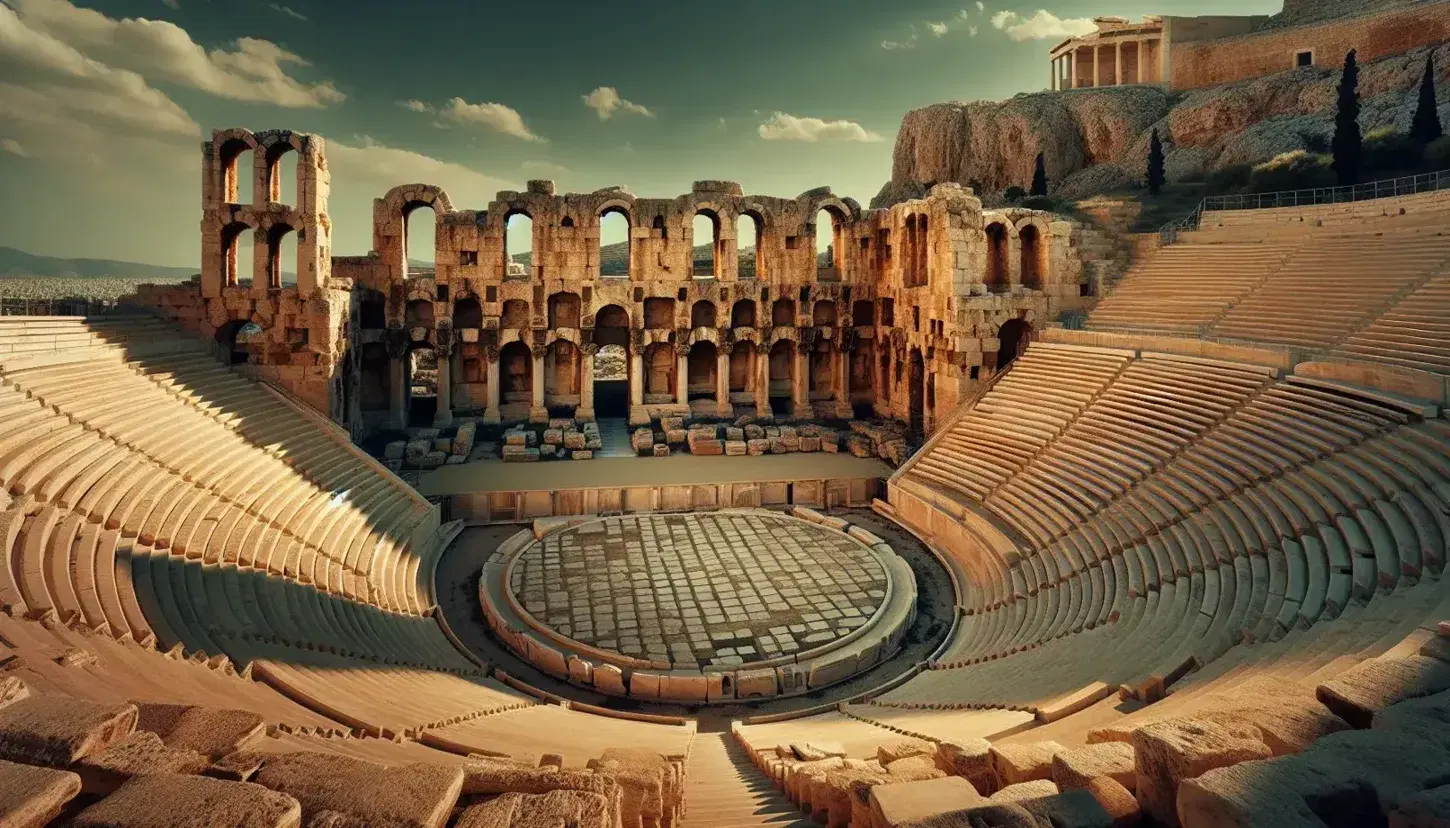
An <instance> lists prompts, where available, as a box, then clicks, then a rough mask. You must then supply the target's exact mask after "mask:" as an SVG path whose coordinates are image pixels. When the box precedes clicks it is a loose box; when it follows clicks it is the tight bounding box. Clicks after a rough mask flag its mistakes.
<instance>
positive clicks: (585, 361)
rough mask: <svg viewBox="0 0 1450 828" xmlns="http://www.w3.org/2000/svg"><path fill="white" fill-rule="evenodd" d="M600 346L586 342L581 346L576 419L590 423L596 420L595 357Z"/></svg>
mask: <svg viewBox="0 0 1450 828" xmlns="http://www.w3.org/2000/svg"><path fill="white" fill-rule="evenodd" d="M597 353H599V346H598V345H595V344H594V343H593V342H586V343H584V344H583V345H580V346H579V408H578V409H576V410H575V411H574V417H575V418H576V419H579V420H584V421H586V422H587V421H589V420H592V419H594V355H595V354H597Z"/></svg>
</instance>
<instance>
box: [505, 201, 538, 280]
mask: <svg viewBox="0 0 1450 828" xmlns="http://www.w3.org/2000/svg"><path fill="white" fill-rule="evenodd" d="M533 251H534V217H533V216H531V215H529V214H528V213H526V212H524V211H523V210H515V211H513V212H511V213H509V214H508V215H506V216H504V219H503V262H504V274H503V275H504V276H523V277H527V276H529V274H531V273H532V272H533V255H534V253H533Z"/></svg>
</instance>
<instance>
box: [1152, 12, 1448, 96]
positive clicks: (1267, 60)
mask: <svg viewBox="0 0 1450 828" xmlns="http://www.w3.org/2000/svg"><path fill="white" fill-rule="evenodd" d="M1446 40H1450V3H1445V2H1433V3H1422V4H1419V5H1416V6H1410V7H1406V8H1400V9H1391V10H1386V11H1379V12H1377V13H1374V14H1364V15H1360V16H1357V17H1351V18H1348V19H1340V20H1332V21H1328V22H1323V23H1318V24H1315V25H1305V26H1296V27H1286V28H1274V29H1270V30H1266V31H1263V32H1260V33H1257V34H1251V35H1245V36H1242V37H1236V38H1230V39H1224V40H1214V41H1207V42H1202V43H1180V42H1178V41H1176V40H1175V41H1173V43H1172V45H1171V46H1170V54H1169V61H1170V78H1171V83H1170V85H1171V86H1172V88H1173V89H1175V90H1184V89H1199V88H1203V87H1207V86H1218V85H1220V84H1225V83H1233V82H1235V81H1241V80H1247V79H1250V78H1258V77H1263V76H1265V75H1272V74H1275V73H1278V72H1283V71H1286V70H1288V69H1292V68H1294V66H1295V62H1294V61H1295V55H1296V54H1298V53H1299V52H1306V51H1312V52H1313V53H1314V65H1316V66H1327V67H1331V68H1333V67H1337V66H1339V65H1340V64H1341V63H1342V62H1343V61H1344V56H1345V55H1346V54H1348V53H1349V50H1350V49H1357V50H1358V52H1359V54H1358V58H1359V62H1360V63H1361V64H1364V63H1366V62H1368V61H1371V60H1378V59H1380V58H1384V57H1388V56H1391V55H1397V54H1401V53H1403V52H1408V51H1410V50H1411V49H1415V48H1418V47H1420V46H1428V45H1433V44H1436V43H1443V42H1445V41H1446Z"/></svg>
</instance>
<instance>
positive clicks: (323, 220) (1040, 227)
mask: <svg viewBox="0 0 1450 828" xmlns="http://www.w3.org/2000/svg"><path fill="white" fill-rule="evenodd" d="M248 151H250V152H252V153H253V161H252V170H253V187H252V204H250V205H246V204H239V203H237V198H238V185H237V181H238V170H239V168H244V167H243V166H242V165H241V157H242V156H243V155H244V154H245V153H247V152H248ZM287 151H296V152H297V153H298V154H299V158H300V161H299V164H298V179H299V180H298V193H299V200H300V201H301V204H300V205H286V204H280V203H277V202H276V200H275V199H276V198H277V194H278V192H279V186H278V160H279V159H280V158H281V156H282V154H284V153H285V152H287ZM203 160H204V187H203V221H202V253H203V268H202V275H201V283H200V286H199V287H200V290H197V287H196V286H180V287H171V288H159V287H155V286H148V287H146V288H143V289H142V290H141V291H140V295H139V299H140V301H141V302H143V303H146V304H150V305H154V306H157V307H159V308H160V309H161V311H162V313H163V314H165V315H166V316H168V317H170V318H173V319H177V320H179V321H181V322H183V323H184V324H186V325H187V326H189V327H190V328H192V329H194V330H196V331H198V332H199V333H201V334H202V335H206V336H212V337H215V338H216V339H217V341H218V343H219V345H220V346H222V347H226V348H228V349H230V350H232V351H233V352H234V353H236V354H237V355H238V356H237V359H238V361H242V360H244V361H245V362H246V363H247V365H248V370H250V371H252V372H253V373H255V374H256V375H258V376H260V377H262V378H265V379H270V380H273V381H275V382H278V383H279V384H281V385H283V386H284V387H286V388H288V389H290V390H292V391H294V392H296V393H297V394H298V395H299V396H301V397H302V398H303V399H305V400H306V401H307V402H308V403H309V404H311V405H313V406H314V407H316V408H317V409H318V410H319V411H324V412H326V413H327V414H328V415H329V416H331V417H332V418H333V419H334V420H336V421H338V422H339V423H343V424H346V425H348V426H349V427H350V428H351V430H352V431H353V433H354V434H355V435H357V436H362V435H364V434H366V433H368V432H369V431H371V430H377V429H397V428H403V427H406V426H407V425H409V423H408V417H409V411H410V396H409V395H410V393H411V386H412V385H413V377H412V376H411V374H412V371H413V368H412V365H413V360H412V356H413V354H414V352H415V351H419V350H431V351H432V352H433V354H434V355H435V356H436V357H437V360H436V362H437V371H438V401H437V417H436V421H435V423H434V424H436V425H440V426H442V425H447V424H448V423H450V422H451V421H452V418H453V412H454V411H470V412H478V413H481V414H482V419H483V420H484V421H485V422H521V421H532V422H544V421H546V420H547V419H548V418H549V417H550V415H551V413H552V415H553V416H556V417H557V416H573V417H575V418H576V419H579V420H583V421H589V420H592V419H594V418H596V417H597V416H621V417H623V416H627V417H628V418H629V420H630V421H631V422H633V423H636V424H643V423H646V422H649V421H651V420H656V419H658V418H660V417H684V416H708V417H734V416H740V415H744V414H752V415H755V416H759V417H768V416H770V415H772V413H773V414H777V415H782V416H791V417H799V418H834V417H841V418H847V417H852V416H854V415H860V416H868V415H876V416H885V417H894V418H897V419H900V420H902V421H906V422H910V423H912V424H913V425H914V426H916V427H917V428H920V429H925V430H930V428H931V427H932V426H933V425H934V424H935V423H936V422H938V421H939V420H940V419H941V417H943V416H944V415H945V414H946V413H947V412H949V411H951V410H952V408H953V407H954V406H955V405H956V404H957V401H958V400H960V399H962V398H964V397H965V396H966V395H967V394H968V393H969V392H970V390H971V389H972V387H974V385H975V384H976V383H977V382H980V381H983V380H986V379H988V378H989V377H990V376H991V375H992V374H993V373H994V372H996V371H997V370H1000V369H1001V368H1002V367H1005V365H1006V364H1007V363H1008V362H1010V361H1011V359H1012V358H1014V357H1015V356H1016V354H1017V352H1018V350H1019V349H1020V348H1021V347H1022V346H1023V345H1024V344H1025V343H1026V342H1027V341H1028V340H1029V339H1031V338H1032V336H1033V332H1034V331H1035V330H1037V329H1040V328H1041V327H1043V326H1044V325H1045V324H1046V323H1047V322H1049V321H1051V320H1052V319H1054V318H1055V316H1056V314H1057V313H1059V312H1060V311H1062V310H1065V309H1067V310H1071V309H1076V308H1079V307H1081V306H1082V305H1083V304H1084V303H1085V302H1087V301H1090V300H1085V299H1083V298H1082V297H1084V296H1087V295H1090V294H1091V293H1092V289H1091V283H1092V281H1093V279H1092V274H1093V272H1094V260H1095V259H1099V258H1103V257H1105V256H1108V255H1110V253H1109V252H1105V251H1109V250H1110V247H1111V246H1110V245H1103V244H1100V243H1098V242H1099V241H1100V240H1101V234H1099V233H1098V232H1097V231H1095V230H1093V229H1091V228H1087V227H1083V226H1081V225H1079V224H1077V223H1074V222H1071V221H1068V220H1066V219H1063V218H1061V217H1058V216H1054V215H1052V214H1050V213H1043V212H1035V211H1031V210H1008V211H994V212H984V211H983V209H982V205H981V202H980V201H979V200H978V199H977V198H976V197H975V196H974V195H973V194H972V192H971V190H969V189H965V188H962V187H960V186H958V185H956V184H943V185H940V186H937V187H935V188H933V189H932V190H931V192H930V193H928V194H927V195H926V197H924V198H922V199H919V200H915V201H909V202H906V203H903V204H899V205H896V206H894V207H892V208H890V209H889V210H873V211H866V210H863V209H862V208H861V207H860V205H859V204H857V203H856V202H855V201H853V200H851V199H849V198H840V197H838V196H836V195H834V194H833V193H832V192H831V191H830V189H829V188H820V189H816V190H811V191H809V192H806V193H802V194H801V195H800V196H797V197H796V198H793V199H787V198H774V197H767V196H753V195H745V194H744V193H742V191H741V188H740V186H739V185H738V184H735V183H732V182H727V181H698V182H696V183H695V185H694V187H693V188H692V190H691V192H690V193H687V194H685V195H681V196H678V197H676V198H671V199H647V198H638V197H636V196H634V195H632V194H631V193H629V192H628V191H626V190H624V189H623V188H619V187H611V188H606V189H603V190H598V191H596V192H593V193H584V194H580V193H568V194H563V195H559V194H556V193H555V191H554V185H553V183H552V182H549V181H532V182H529V184H528V187H527V189H526V190H524V191H523V192H513V191H507V192H501V193H499V194H498V196H497V198H496V200H495V201H493V202H492V203H490V204H489V205H488V207H487V209H485V210H465V209H457V208H455V206H454V205H453V203H452V202H451V200H450V199H449V197H448V195H447V193H446V192H445V191H444V190H443V189H442V188H441V187H438V186H434V185H427V184H407V185H403V186H399V187H395V188H394V189H392V190H391V191H389V192H388V193H387V194H386V195H384V196H383V197H382V198H380V199H376V200H375V201H374V204H373V245H372V247H373V249H372V251H371V252H369V254H368V255H367V256H350V257H330V256H329V244H330V242H329V239H330V237H331V224H330V221H329V219H328V214H327V194H328V188H329V176H328V172H327V161H326V155H325V152H324V146H323V141H322V139H321V138H318V137H316V136H311V135H303V134H299V133H293V132H287V131H281V130H273V131H266V132H259V133H252V132H248V131H246V130H242V129H228V130H222V131H217V132H215V133H214V134H213V137H212V140H211V141H210V142H208V143H206V144H204V145H203ZM420 209H428V210H432V211H434V213H435V216H436V223H435V227H436V236H435V240H434V241H435V253H436V255H435V260H436V265H435V268H434V269H433V270H432V271H427V272H421V273H419V272H413V273H410V272H409V270H408V263H407V257H406V255H405V251H406V250H407V249H408V227H409V217H410V216H411V215H412V214H413V213H414V212H415V211H417V210H420ZM611 213H617V214H620V215H622V216H624V218H625V219H626V220H627V221H628V223H629V255H628V273H627V274H621V275H618V276H614V275H601V273H600V221H601V219H602V218H603V217H604V216H606V215H609V214H611ZM519 214H522V215H526V216H528V217H529V218H530V219H531V220H532V224H533V240H532V255H531V257H530V258H531V262H530V264H529V266H528V267H524V266H523V265H521V264H519V263H517V262H515V261H514V259H513V257H512V256H511V255H510V254H509V252H508V251H507V249H506V229H507V226H508V225H507V223H508V219H509V218H510V217H511V216H514V215H519ZM696 216H706V217H708V218H709V219H710V220H711V222H712V223H713V225H714V233H713V236H714V240H713V243H714V256H713V257H712V260H713V271H712V272H708V273H697V272H695V269H696V263H695V262H694V252H693V251H694V248H695V247H696V246H697V245H701V244H709V243H710V242H709V240H706V239H697V238H695V234H694V229H693V228H694V220H695V217H696ZM741 216H749V217H751V218H752V219H753V220H754V221H755V226H756V228H757V230H756V237H755V238H753V239H740V240H737V239H736V238H735V236H736V227H737V220H738V219H739V217H741ZM825 220H829V221H830V222H831V225H832V227H831V233H832V246H831V249H832V251H833V260H832V261H831V262H829V263H828V264H827V263H821V262H819V261H818V259H817V255H816V241H815V240H816V222H817V221H825ZM248 229H250V230H252V231H253V244H254V247H255V250H256V256H255V261H256V265H255V268H254V272H253V274H252V281H251V285H250V286H246V285H243V284H240V283H239V279H238V274H237V273H236V246H237V244H238V243H239V240H240V239H241V237H242V236H243V234H244V232H245V231H246V230H248ZM294 231H295V232H296V233H297V234H298V246H297V248H298V259H299V261H298V262H297V274H298V277H297V284H296V286H295V287H293V286H288V287H285V288H284V287H282V284H281V273H282V263H281V262H280V261H279V255H278V251H279V244H280V242H281V240H282V239H283V238H284V237H285V236H286V234H287V233H289V232H294ZM737 241H738V243H739V245H740V246H741V247H749V246H754V247H755V248H756V249H757V255H756V265H755V272H754V274H753V275H747V276H741V274H740V273H739V272H738V266H737V265H738V258H737V254H736V249H737ZM1084 285H1086V287H1087V289H1084ZM247 323H251V324H253V325H256V326H257V327H258V328H260V329H261V333H258V332H257V331H256V330H255V329H253V328H250V327H247V328H245V330H243V328H244V326H246V325H247ZM239 335H240V336H242V337H244V338H246V339H247V342H246V343H245V347H242V346H241V345H239V344H238V342H239V341H240V340H238V336H239ZM596 363H597V364H599V365H601V366H606V365H607V366H614V367H615V368H617V367H618V366H619V365H621V364H622V365H624V366H625V370H624V371H622V372H619V374H620V375H619V376H614V375H611V376H608V377H599V378H597V377H596V370H595V369H596ZM609 370H611V371H612V370H614V369H613V368H611V369H609ZM596 379H598V381H599V382H601V383H604V382H607V383H609V387H608V388H603V387H602V386H601V387H599V388H596ZM596 390H600V391H601V392H602V393H601V395H600V396H599V402H598V405H604V406H606V407H607V408H609V409H610V410H607V411H605V412H603V413H602V414H601V412H599V411H598V410H597V405H596ZM606 396H607V399H606ZM414 425H417V423H414ZM424 425H427V424H424Z"/></svg>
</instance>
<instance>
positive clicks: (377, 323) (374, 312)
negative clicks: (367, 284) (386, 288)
mask: <svg viewBox="0 0 1450 828" xmlns="http://www.w3.org/2000/svg"><path fill="white" fill-rule="evenodd" d="M357 324H358V327H360V328H362V329H363V330H365V331H380V330H382V329H384V328H386V327H388V299H387V297H386V296H384V295H383V294H382V293H381V292H380V291H376V290H364V291H363V292H362V296H361V297H360V298H359V300H358V303H357Z"/></svg>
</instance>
